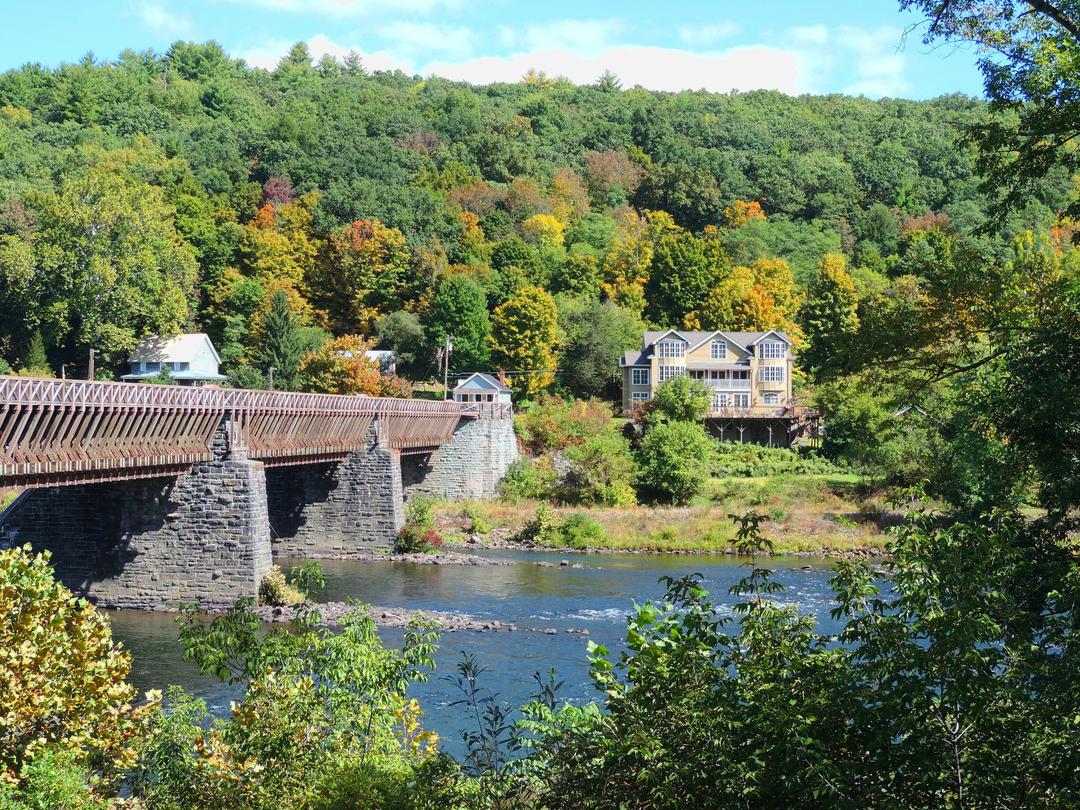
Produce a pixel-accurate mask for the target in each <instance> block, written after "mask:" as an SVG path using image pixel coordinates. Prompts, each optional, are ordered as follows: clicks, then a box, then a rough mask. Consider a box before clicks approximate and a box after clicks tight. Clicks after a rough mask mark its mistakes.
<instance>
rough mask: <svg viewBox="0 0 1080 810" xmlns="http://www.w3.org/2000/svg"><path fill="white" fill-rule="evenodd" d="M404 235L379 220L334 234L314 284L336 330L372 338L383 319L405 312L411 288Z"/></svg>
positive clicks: (362, 222)
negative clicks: (390, 313) (397, 311)
mask: <svg viewBox="0 0 1080 810" xmlns="http://www.w3.org/2000/svg"><path fill="white" fill-rule="evenodd" d="M409 261H410V254H409V248H408V245H407V243H406V241H405V236H404V235H403V234H402V233H401V231H399V230H398V229H397V228H390V227H387V226H386V225H384V224H383V223H382V222H380V221H379V220H357V221H356V222H353V223H351V224H350V225H347V226H345V227H343V228H340V229H338V230H336V231H334V232H332V233H331V234H330V238H329V239H328V240H327V244H326V249H325V251H324V252H323V254H322V255H321V256H320V260H319V264H318V268H317V271H316V277H315V279H314V280H313V282H312V284H311V290H312V298H313V300H314V301H315V302H316V304H317V305H318V306H320V307H323V308H325V309H326V310H327V312H328V313H329V315H330V324H331V326H332V328H333V329H334V330H335V331H337V332H360V333H362V334H371V333H372V332H373V331H374V326H375V321H376V320H377V319H378V317H379V315H381V314H385V312H386V311H387V310H391V311H392V310H393V309H397V308H400V307H401V305H402V303H404V292H405V290H406V288H407V287H408V286H409V280H408V273H409Z"/></svg>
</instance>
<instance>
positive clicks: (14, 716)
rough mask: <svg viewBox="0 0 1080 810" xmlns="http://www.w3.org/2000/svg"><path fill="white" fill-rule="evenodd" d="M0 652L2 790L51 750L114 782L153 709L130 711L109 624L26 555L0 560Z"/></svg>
mask: <svg viewBox="0 0 1080 810" xmlns="http://www.w3.org/2000/svg"><path fill="white" fill-rule="evenodd" d="M0 649H2V650H3V653H0V690H3V695H4V700H3V701H2V702H0V725H2V727H3V728H4V734H3V735H0V774H2V779H0V781H7V780H11V779H16V780H17V779H18V778H19V772H20V770H22V769H23V768H24V767H25V766H27V764H29V763H31V762H33V761H34V760H35V758H37V757H39V756H41V755H43V754H46V753H47V752H49V751H50V750H51V751H54V752H67V753H69V754H70V755H71V756H72V757H73V758H74V760H75V761H76V762H77V764H78V765H79V766H80V767H81V768H82V769H83V770H85V771H97V770H100V771H102V772H103V773H104V774H105V776H106V777H107V778H108V779H113V778H115V777H117V775H118V774H120V773H122V772H123V770H124V769H125V768H127V767H129V766H130V765H132V764H133V763H134V761H135V755H136V751H137V748H138V744H139V742H140V738H141V736H142V733H143V723H144V719H145V715H146V714H147V712H149V711H152V710H153V708H154V701H153V700H151V702H150V704H149V705H148V706H145V707H142V708H139V709H134V708H133V707H132V706H131V701H132V699H133V698H134V697H135V689H134V687H132V686H130V685H129V684H128V683H127V682H126V680H125V679H126V678H127V675H128V672H129V671H130V669H131V657H130V656H129V655H128V654H127V653H126V652H124V651H123V650H122V649H121V648H120V647H118V646H117V645H116V644H114V643H113V640H112V634H111V632H110V631H109V622H108V620H107V619H106V618H105V617H104V616H102V615H101V614H100V613H98V612H97V610H95V609H94V608H93V607H92V606H91V605H89V604H87V602H86V600H84V599H80V598H77V597H76V596H74V595H73V594H72V593H71V591H69V590H68V589H67V588H65V587H64V586H63V585H61V584H60V583H59V582H57V581H56V580H55V579H53V571H52V569H51V568H50V566H49V555H48V554H47V553H46V554H34V553H32V551H31V550H30V547H29V546H26V547H24V548H12V549H7V550H6V551H0Z"/></svg>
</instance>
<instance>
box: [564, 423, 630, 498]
mask: <svg viewBox="0 0 1080 810" xmlns="http://www.w3.org/2000/svg"><path fill="white" fill-rule="evenodd" d="M564 456H565V458H566V461H567V462H568V468H567V470H566V472H565V474H564V475H563V480H562V486H561V487H560V496H561V499H562V500H564V501H566V502H569V503H585V504H606V505H608V506H629V505H631V504H633V503H634V501H635V500H636V499H635V498H634V490H633V487H632V484H633V481H634V457H633V455H631V453H630V443H629V442H628V441H627V440H626V439H625V438H624V437H623V436H622V434H621V433H619V432H617V431H616V430H615V429H614V428H611V427H607V428H605V429H604V430H603V431H601V432H599V433H596V434H594V435H592V436H589V437H588V438H587V439H585V441H583V442H582V443H581V444H577V445H572V446H570V447H568V448H566V451H565V452H564Z"/></svg>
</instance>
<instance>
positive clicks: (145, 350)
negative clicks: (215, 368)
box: [128, 332, 221, 365]
mask: <svg viewBox="0 0 1080 810" xmlns="http://www.w3.org/2000/svg"><path fill="white" fill-rule="evenodd" d="M207 347H209V349H210V353H211V354H212V355H213V356H214V362H215V363H217V364H219V365H220V364H221V357H220V356H219V355H218V353H217V349H215V348H214V344H213V343H212V342H211V341H210V336H209V335H207V334H206V333H205V332H192V333H191V334H187V335H174V336H173V337H159V336H158V335H147V336H146V337H144V338H143V339H142V340H140V341H139V343H138V345H137V346H136V347H135V349H134V350H133V351H132V352H131V357H129V358H128V361H129V362H132V363H146V362H150V363H154V362H158V363H162V362H164V363H168V362H174V363H175V362H181V363H183V362H190V361H191V360H192V359H193V358H195V357H197V356H198V355H199V353H200V352H202V350H203V349H204V348H207Z"/></svg>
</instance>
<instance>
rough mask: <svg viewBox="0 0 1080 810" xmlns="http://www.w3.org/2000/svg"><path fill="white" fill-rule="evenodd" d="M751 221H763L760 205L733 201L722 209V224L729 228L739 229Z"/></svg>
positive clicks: (763, 216)
mask: <svg viewBox="0 0 1080 810" xmlns="http://www.w3.org/2000/svg"><path fill="white" fill-rule="evenodd" d="M752 219H765V212H764V211H762V210H761V203H759V202H756V201H751V202H747V201H746V200H735V202H733V203H732V204H731V205H729V206H728V207H727V208H725V209H724V224H725V225H727V227H729V228H741V227H742V226H743V225H745V224H746V223H747V222H749V221H750V220H752Z"/></svg>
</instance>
